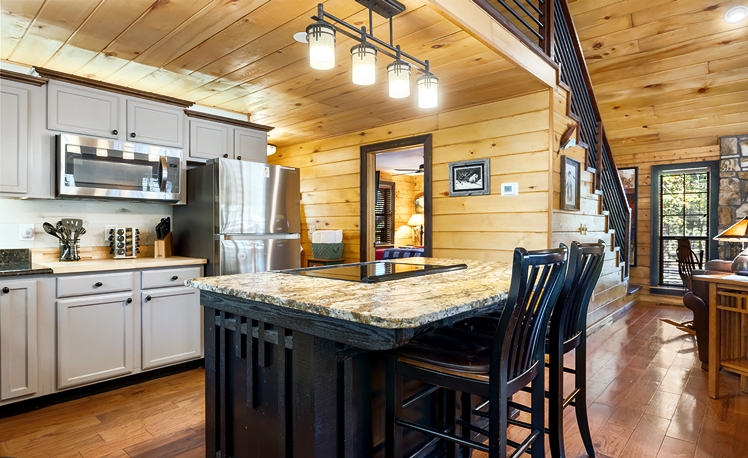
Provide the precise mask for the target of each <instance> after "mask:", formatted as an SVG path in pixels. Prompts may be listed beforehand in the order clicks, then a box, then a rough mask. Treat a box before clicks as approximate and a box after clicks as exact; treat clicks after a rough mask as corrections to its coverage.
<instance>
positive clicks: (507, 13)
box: [473, 0, 553, 56]
mask: <svg viewBox="0 0 748 458" xmlns="http://www.w3.org/2000/svg"><path fill="white" fill-rule="evenodd" d="M552 1H553V0H473V2H474V3H475V4H477V5H478V6H480V7H481V8H483V10H484V11H486V12H487V13H488V14H490V15H491V17H493V18H494V19H496V20H497V21H499V22H500V23H501V24H502V25H504V27H506V28H507V29H508V30H509V31H511V32H512V33H514V34H515V35H516V36H517V37H518V38H519V39H520V40H522V41H524V42H525V43H527V44H530V45H531V46H534V47H537V48H538V50H540V51H542V53H543V55H544V56H550V55H551V37H552V36H553V32H552V31H551V28H552V25H553V18H552V16H553V9H552V8H551V2H552Z"/></svg>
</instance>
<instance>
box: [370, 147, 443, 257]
mask: <svg viewBox="0 0 748 458" xmlns="http://www.w3.org/2000/svg"><path fill="white" fill-rule="evenodd" d="M431 142H432V139H431V134H426V135H418V136H415V137H408V138H401V139H398V140H391V141H387V142H382V143H374V144H371V145H364V146H362V147H361V187H360V191H361V210H360V216H361V224H360V233H361V234H360V240H361V262H365V261H367V259H368V260H371V261H373V260H374V244H373V243H369V238H370V236H372V237H373V234H374V220H375V219H374V218H369V209H373V208H374V206H375V205H376V192H373V193H371V192H369V190H370V189H373V188H374V183H375V181H376V176H375V172H376V155H377V154H379V153H387V152H390V151H391V150H394V149H402V148H407V147H411V146H419V145H423V220H424V226H425V227H424V230H423V247H424V248H423V255H424V256H425V257H431V251H432V242H433V238H432V230H431V228H432V226H433V224H432V219H433V218H432V214H431V212H432V208H431V204H432V200H433V192H432V184H431V157H432V156H431Z"/></svg>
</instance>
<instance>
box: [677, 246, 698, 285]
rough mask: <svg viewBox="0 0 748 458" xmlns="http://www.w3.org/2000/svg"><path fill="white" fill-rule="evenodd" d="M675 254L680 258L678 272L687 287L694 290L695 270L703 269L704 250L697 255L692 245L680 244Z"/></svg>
mask: <svg viewBox="0 0 748 458" xmlns="http://www.w3.org/2000/svg"><path fill="white" fill-rule="evenodd" d="M689 245H690V243H689ZM675 256H676V257H677V258H678V274H679V275H680V279H681V280H682V281H683V284H684V285H685V286H686V288H687V289H688V290H689V291H691V292H693V281H692V278H693V271H694V270H696V269H701V265H702V264H701V262H702V259H703V258H704V252H703V251H702V252H701V253H700V254H699V256H696V253H694V252H693V250H692V249H691V247H690V246H680V247H678V249H677V250H676V251H675Z"/></svg>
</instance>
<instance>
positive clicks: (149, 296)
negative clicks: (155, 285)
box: [145, 294, 151, 302]
mask: <svg viewBox="0 0 748 458" xmlns="http://www.w3.org/2000/svg"><path fill="white" fill-rule="evenodd" d="M145 300H146V301H148V302H150V300H151V295H150V294H149V295H147V296H146V297H145Z"/></svg>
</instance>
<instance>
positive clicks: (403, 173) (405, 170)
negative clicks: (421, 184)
mask: <svg viewBox="0 0 748 458" xmlns="http://www.w3.org/2000/svg"><path fill="white" fill-rule="evenodd" d="M395 171H396V172H402V173H396V174H394V175H392V176H398V175H407V174H409V173H423V164H421V165H419V166H418V168H417V169H395Z"/></svg>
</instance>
